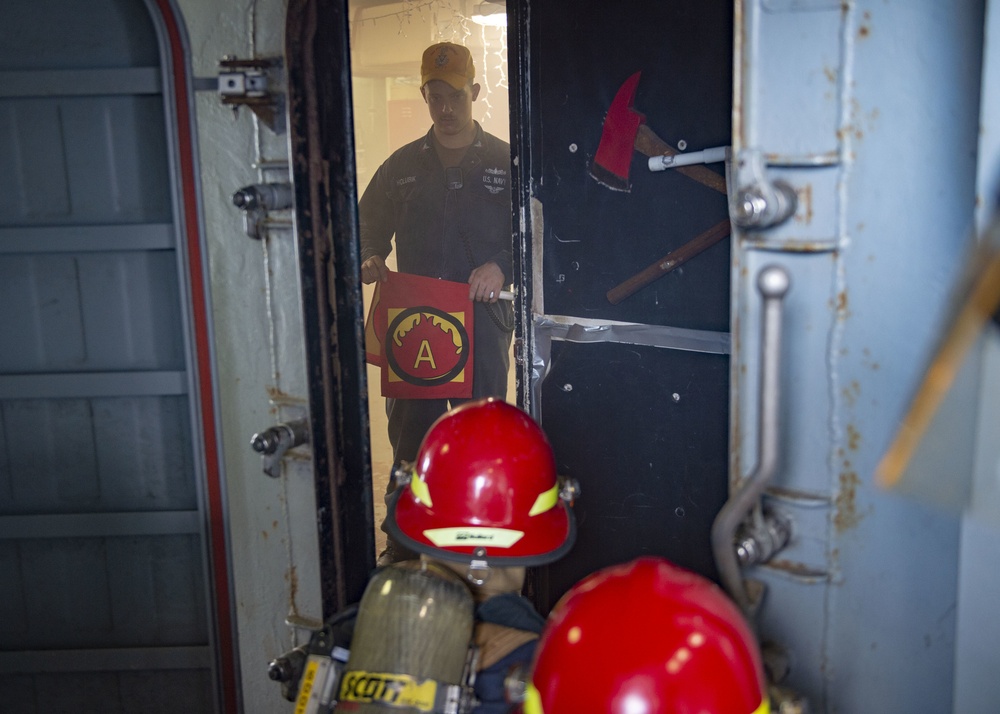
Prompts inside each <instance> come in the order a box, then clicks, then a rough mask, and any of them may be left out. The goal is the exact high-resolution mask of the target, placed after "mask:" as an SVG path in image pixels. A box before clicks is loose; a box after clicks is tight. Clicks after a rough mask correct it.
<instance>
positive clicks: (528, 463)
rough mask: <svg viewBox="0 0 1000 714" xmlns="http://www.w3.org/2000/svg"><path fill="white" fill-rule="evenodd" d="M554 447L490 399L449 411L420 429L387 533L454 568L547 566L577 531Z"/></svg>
mask: <svg viewBox="0 0 1000 714" xmlns="http://www.w3.org/2000/svg"><path fill="white" fill-rule="evenodd" d="M567 500H568V495H567V493H566V492H562V493H561V490H560V483H559V479H558V478H557V476H556V466H555V458H554V457H553V454H552V447H551V446H550V445H549V441H548V439H547V438H546V437H545V434H544V433H543V432H542V430H541V428H540V427H539V426H538V424H536V423H535V421H534V420H533V419H532V418H531V417H530V416H529V415H528V414H526V413H525V412H523V411H522V410H520V409H518V408H517V407H515V406H513V405H510V404H507V403H506V402H503V401H500V400H498V399H493V398H489V399H482V400H478V401H475V402H468V403H466V404H463V405H462V406H459V407H457V408H455V409H452V410H451V411H449V412H448V413H447V414H445V415H443V416H442V417H441V418H440V419H438V420H437V421H436V422H435V423H434V424H433V425H432V426H431V428H430V429H429V430H428V432H427V434H426V436H425V437H424V440H423V442H422V443H421V445H420V451H419V453H418V454H417V460H416V462H415V463H414V465H413V467H412V471H411V472H410V478H409V482H408V483H407V484H406V485H405V486H403V487H402V488H400V489H398V490H397V491H396V493H395V494H394V495H393V497H392V500H391V501H390V503H389V513H388V518H387V519H386V528H387V529H388V531H389V533H390V535H391V536H392V537H393V538H394V539H396V540H398V541H399V542H401V543H402V544H403V545H405V546H407V547H409V548H411V549H412V550H415V551H417V552H420V553H426V554H428V555H433V556H435V557H439V558H444V559H446V560H453V561H458V562H471V561H473V560H481V561H487V562H488V563H489V564H491V565H495V566H500V567H504V566H519V565H524V566H531V565H541V564H544V563H549V562H552V561H554V560H556V559H558V558H560V557H562V555H564V554H565V553H566V552H567V551H568V550H569V549H570V547H571V546H572V545H573V541H574V540H575V536H576V526H575V522H574V520H573V513H572V510H571V509H570V508H569V504H568V503H567Z"/></svg>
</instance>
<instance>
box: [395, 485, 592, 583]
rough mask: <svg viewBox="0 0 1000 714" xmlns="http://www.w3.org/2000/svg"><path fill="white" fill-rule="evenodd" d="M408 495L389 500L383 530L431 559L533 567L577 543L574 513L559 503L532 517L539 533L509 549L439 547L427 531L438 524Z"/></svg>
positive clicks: (400, 492)
mask: <svg viewBox="0 0 1000 714" xmlns="http://www.w3.org/2000/svg"><path fill="white" fill-rule="evenodd" d="M408 493H409V487H408V486H403V487H401V488H398V489H396V491H395V492H394V493H393V494H392V495H391V496H390V497H389V504H388V509H387V514H386V520H385V528H386V530H387V531H388V533H389V535H390V536H391V537H392V538H393V540H395V541H396V542H398V543H399V544H400V545H403V546H405V547H407V548H409V549H410V550H414V551H416V552H418V553H423V554H424V555H429V556H432V557H434V558H439V559H441V560H447V561H450V562H455V563H471V562H472V561H473V560H476V561H486V562H487V563H488V564H489V565H492V566H495V567H518V566H525V567H532V566H537V565H546V564H548V563H552V562H555V561H557V560H559V559H560V558H562V557H563V556H564V555H566V554H567V553H568V552H569V551H570V549H571V548H572V547H573V544H574V543H575V542H576V518H575V517H574V516H573V510H572V509H571V508H570V507H569V506H568V505H567V504H566V502H565V501H563V500H559V502H558V503H557V504H556V506H555V507H553V508H552V509H550V510H549V511H546V512H545V513H541V514H538V515H536V516H533V518H538V519H542V520H540V521H539V522H538V523H537V525H538V528H537V531H538V533H535V534H528V533H525V534H524V536H523V537H521V538H520V539H519V540H518V541H517V542H516V543H514V544H512V545H510V546H508V547H503V546H497V545H488V544H484V543H483V542H482V541H477V542H473V543H470V544H469V545H457V544H456V545H448V546H447V547H441V546H439V545H435V544H434V543H433V542H432V541H431V539H430V538H429V537H428V536H427V532H428V531H432V530H434V529H435V528H439V527H440V526H441V524H440V523H434V524H431V523H429V522H428V518H427V512H426V509H424V508H421V507H419V506H418V505H417V503H416V501H415V500H414V499H412V498H404V497H403V496H404V494H408ZM463 525H464V524H456V526H455V528H456V529H461V528H462V527H463ZM470 530H471V529H470ZM539 533H541V534H542V535H539Z"/></svg>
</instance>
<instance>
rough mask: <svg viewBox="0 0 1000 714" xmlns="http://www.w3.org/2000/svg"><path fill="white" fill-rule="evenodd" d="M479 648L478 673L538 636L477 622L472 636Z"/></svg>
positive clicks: (489, 623)
mask: <svg viewBox="0 0 1000 714" xmlns="http://www.w3.org/2000/svg"><path fill="white" fill-rule="evenodd" d="M474 638H475V642H476V646H477V647H478V648H479V666H478V669H479V670H480V671H482V670H484V669H489V668H490V667H492V666H493V665H495V664H496V663H497V662H499V661H500V660H502V659H503V658H504V657H506V656H507V655H509V654H510V653H511V652H513V651H514V650H516V649H517V648H518V647H520V646H521V645H523V644H526V643H528V642H531V641H532V640H537V639H538V634H537V633H535V632H528V631H527V630H518V629H517V628H514V627H506V626H505V625H497V624H495V623H493V622H477V623H476V629H475V634H474Z"/></svg>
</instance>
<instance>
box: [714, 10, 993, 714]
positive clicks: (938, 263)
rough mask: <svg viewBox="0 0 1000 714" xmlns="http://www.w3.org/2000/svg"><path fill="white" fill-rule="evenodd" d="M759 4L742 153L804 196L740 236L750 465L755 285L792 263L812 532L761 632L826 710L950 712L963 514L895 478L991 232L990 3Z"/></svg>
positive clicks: (802, 493) (778, 569)
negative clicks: (949, 323) (906, 423)
mask: <svg viewBox="0 0 1000 714" xmlns="http://www.w3.org/2000/svg"><path fill="white" fill-rule="evenodd" d="M738 6H739V7H738V9H737V12H736V17H737V28H736V37H737V40H738V46H739V47H741V49H740V52H739V55H738V57H737V65H738V69H737V71H736V75H737V77H738V87H737V91H736V94H735V107H734V114H736V115H737V116H734V151H735V150H738V149H754V150H758V151H760V152H762V153H763V155H764V157H765V160H766V162H767V171H768V175H769V177H770V178H771V179H775V180H777V179H780V180H783V181H787V182H788V183H789V184H791V185H792V186H793V187H794V188H795V190H796V194H797V197H798V199H799V200H798V209H797V211H796V213H795V215H794V216H793V218H792V219H791V220H789V221H787V222H785V223H784V224H782V225H780V226H778V227H775V228H773V229H770V230H765V231H760V232H757V233H749V232H746V231H741V230H739V229H737V231H736V233H735V243H734V254H733V265H732V278H733V295H734V312H733V318H732V324H733V330H734V334H733V341H732V343H733V385H732V390H733V391H732V394H733V399H734V416H733V426H732V428H731V433H732V434H733V445H734V451H736V452H737V453H738V456H737V457H735V459H734V460H735V462H736V465H737V467H738V468H740V469H741V470H743V471H745V470H746V469H747V468H748V467H749V466H750V465H752V464H753V462H754V453H753V451H754V450H753V444H755V443H756V439H757V436H756V429H757V426H756V424H755V423H754V417H753V405H755V404H756V403H757V395H756V393H755V390H756V384H755V380H754V378H753V375H754V374H755V369H754V366H753V360H754V359H755V358H756V354H757V344H756V343H757V339H758V338H757V332H758V331H759V320H760V314H759V307H758V301H757V300H756V299H755V296H754V295H753V286H752V282H751V281H752V277H753V276H754V275H755V274H756V272H757V271H758V270H759V268H760V267H761V265H763V264H765V263H771V262H775V261H777V262H779V263H780V264H782V265H784V266H785V267H786V268H787V269H788V270H789V272H790V273H791V275H792V284H793V289H792V290H791V291H790V293H789V295H788V298H787V299H786V327H785V334H786V335H788V336H789V337H788V340H787V343H786V354H785V356H784V360H783V362H784V364H785V370H784V379H785V383H784V385H783V388H782V389H783V393H784V395H785V396H784V400H783V409H784V410H785V412H784V413H785V418H784V419H783V422H784V423H785V424H786V425H787V427H786V429H785V434H784V437H783V440H784V441H783V447H782V449H783V451H782V456H783V467H782V469H781V472H780V474H779V476H778V478H777V479H776V483H775V485H774V487H773V488H772V489H771V490H770V491H769V494H768V496H767V500H768V501H769V502H770V503H772V505H773V506H774V507H775V508H777V509H779V510H780V511H782V513H783V514H785V515H787V516H788V517H790V518H791V520H792V522H793V535H792V541H791V543H790V545H789V547H788V549H786V550H785V551H783V552H782V553H780V554H779V556H778V558H777V559H776V560H774V561H772V562H771V563H769V564H767V565H765V566H760V567H757V568H754V569H753V570H752V573H751V575H752V577H754V578H755V579H759V580H760V581H761V582H763V583H764V584H765V585H766V586H767V593H766V595H765V597H764V599H763V605H762V606H761V608H760V610H759V626H760V631H761V633H762V636H763V637H764V638H765V639H769V640H774V641H777V642H779V643H780V644H781V645H783V646H784V647H785V648H786V649H787V650H788V651H789V652H790V653H791V656H792V658H793V660H794V661H795V662H796V666H795V667H793V668H792V670H791V672H790V674H789V682H788V683H789V685H790V686H792V687H793V688H794V689H796V690H798V691H801V692H803V693H805V694H806V695H807V696H808V697H809V699H810V704H811V705H812V710H813V711H829V712H834V711H838V712H849V711H873V710H876V709H885V710H898V711H903V710H907V711H950V710H951V706H952V676H953V674H952V673H953V659H954V646H955V610H954V606H955V602H956V599H957V591H956V577H957V561H958V553H959V522H958V520H957V518H955V517H954V516H952V515H949V514H947V513H943V512H941V511H938V510H935V509H933V508H928V507H925V506H923V505H921V504H919V503H916V502H914V501H910V500H907V499H905V498H902V497H900V496H897V495H890V494H886V493H884V492H883V491H881V490H880V489H879V488H878V487H877V486H876V484H875V481H874V471H875V467H876V465H877V463H878V460H879V458H880V457H881V454H882V452H883V450H884V448H885V447H886V445H887V442H888V439H889V437H890V436H891V434H892V432H893V429H894V428H895V424H896V420H897V419H898V418H899V416H900V415H901V413H902V411H903V409H904V407H905V404H906V401H907V398H908V395H909V393H910V391H911V390H912V388H913V386H914V385H915V384H916V382H917V380H918V378H919V370H920V366H921V363H922V362H923V358H924V357H925V356H926V355H927V354H928V352H929V351H930V350H931V349H932V346H933V343H934V341H935V336H936V330H937V324H936V323H937V321H938V320H939V319H940V316H941V315H942V314H943V311H944V308H945V304H946V299H947V287H948V286H949V285H950V284H951V283H952V282H953V279H954V276H955V274H956V271H957V269H958V263H959V260H960V256H961V254H962V250H961V248H962V246H963V244H964V243H965V242H967V241H968V240H969V236H970V228H971V219H972V214H971V210H970V209H971V206H972V205H973V203H974V195H975V191H974V174H975V161H974V156H975V148H976V138H977V137H976V135H977V119H978V116H977V111H978V95H977V87H978V84H977V82H978V69H979V61H980V55H979V53H980V45H979V39H978V38H979V37H980V31H981V22H982V5H981V3H976V2H971V1H969V2H959V3H953V4H949V6H948V8H947V9H946V8H943V7H940V6H939V5H938V4H937V3H934V2H931V1H930V0H920V1H917V2H912V3H906V4H905V5H898V4H894V5H889V4H885V3H880V2H874V1H872V2H846V3H832V2H811V3H807V2H801V3H800V2H779V1H778V0H746V1H744V2H740V3H738ZM960 38H961V39H960ZM779 40H780V41H779ZM917 147H920V148H919V149H918V148H917ZM946 147H947V148H946ZM971 411H973V410H970V413H969V414H968V415H967V417H966V418H967V419H968V420H969V421H968V427H969V428H971V425H972V420H973V419H974V414H972V413H971ZM918 593H919V597H917V596H916V594H918ZM904 653H905V654H904ZM872 672H878V676H877V677H872V676H870V675H871V673H872Z"/></svg>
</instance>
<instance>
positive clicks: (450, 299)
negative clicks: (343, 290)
mask: <svg viewBox="0 0 1000 714" xmlns="http://www.w3.org/2000/svg"><path fill="white" fill-rule="evenodd" d="M472 318H473V307H472V301H471V300H469V286H468V285H467V284H465V283H456V282H452V281H449V280H436V279H434V278H425V277H423V276H421V275H410V274H408V273H395V272H392V273H390V274H389V279H388V280H385V281H384V282H381V283H378V284H377V285H376V286H375V294H374V296H373V297H372V303H371V306H370V307H369V310H368V319H367V320H366V321H365V359H366V360H367V361H368V362H369V363H370V364H373V365H376V366H378V367H381V368H382V396H383V397H388V398H391V399H459V398H469V397H471V396H472V361H473V360H472V335H473V329H472V327H473V323H472Z"/></svg>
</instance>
